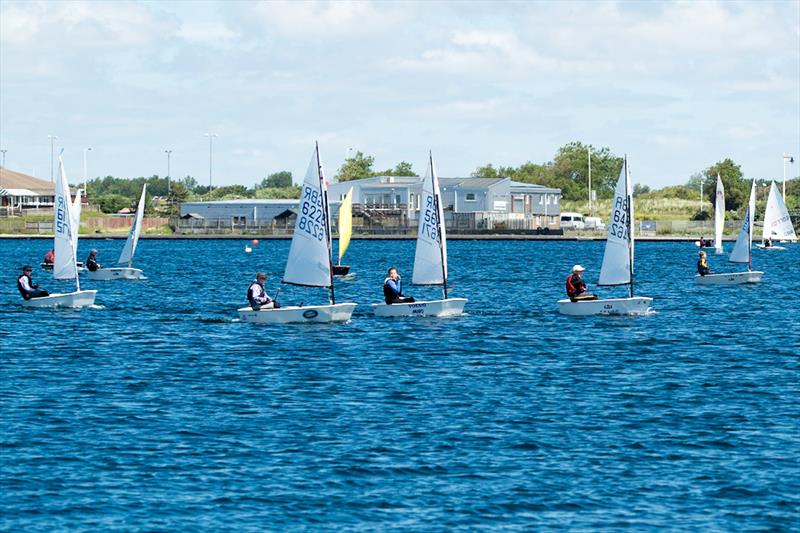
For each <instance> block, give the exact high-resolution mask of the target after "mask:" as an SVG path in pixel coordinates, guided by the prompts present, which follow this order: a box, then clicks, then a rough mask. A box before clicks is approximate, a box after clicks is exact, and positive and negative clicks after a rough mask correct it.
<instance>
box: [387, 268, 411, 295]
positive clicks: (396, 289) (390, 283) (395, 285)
mask: <svg viewBox="0 0 800 533" xmlns="http://www.w3.org/2000/svg"><path fill="white" fill-rule="evenodd" d="M388 274H389V275H388V276H387V277H386V279H385V280H383V298H384V300H386V303H387V304H407V303H412V302H414V298H412V297H411V296H403V281H402V280H401V279H400V274H399V273H398V272H397V269H396V268H395V267H392V268H390V269H389V273H388Z"/></svg>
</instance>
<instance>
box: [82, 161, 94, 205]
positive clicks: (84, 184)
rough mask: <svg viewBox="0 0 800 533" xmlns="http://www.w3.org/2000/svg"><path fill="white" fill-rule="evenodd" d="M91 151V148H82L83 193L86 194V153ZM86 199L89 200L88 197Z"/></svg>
mask: <svg viewBox="0 0 800 533" xmlns="http://www.w3.org/2000/svg"><path fill="white" fill-rule="evenodd" d="M91 151H92V148H91V147H89V148H84V149H83V194H84V196H86V179H87V176H88V174H87V173H86V154H88V153H89V152H91ZM86 201H87V202H88V201H89V198H88V197H87V198H86Z"/></svg>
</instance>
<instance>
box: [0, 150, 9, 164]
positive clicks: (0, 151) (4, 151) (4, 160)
mask: <svg viewBox="0 0 800 533" xmlns="http://www.w3.org/2000/svg"><path fill="white" fill-rule="evenodd" d="M6 152H8V150H6V149H5V148H3V149H2V150H0V153H2V154H3V163H2V164H0V168H6Z"/></svg>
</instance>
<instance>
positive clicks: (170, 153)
mask: <svg viewBox="0 0 800 533" xmlns="http://www.w3.org/2000/svg"><path fill="white" fill-rule="evenodd" d="M164 153H165V154H167V201H169V192H170V187H169V159H170V156H171V155H172V150H164Z"/></svg>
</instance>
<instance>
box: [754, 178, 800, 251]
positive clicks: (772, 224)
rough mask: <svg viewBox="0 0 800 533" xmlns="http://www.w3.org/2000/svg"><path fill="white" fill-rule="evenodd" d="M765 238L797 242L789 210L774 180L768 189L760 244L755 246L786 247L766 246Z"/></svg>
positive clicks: (779, 247)
mask: <svg viewBox="0 0 800 533" xmlns="http://www.w3.org/2000/svg"><path fill="white" fill-rule="evenodd" d="M767 239H769V240H770V241H781V242H787V241H788V242H797V235H796V234H795V232H794V226H792V219H791V217H790V216H789V210H788V209H786V204H785V203H784V202H783V197H782V196H781V193H780V192H778V187H777V186H776V185H775V182H774V181H773V182H772V185H771V186H770V189H769V197H768V198H767V208H766V210H765V212H764V230H763V232H762V234H761V244H759V245H757V246H758V248H763V249H764V250H785V249H786V248H785V247H783V246H774V245H772V246H766V245H765V243H766V241H767Z"/></svg>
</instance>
